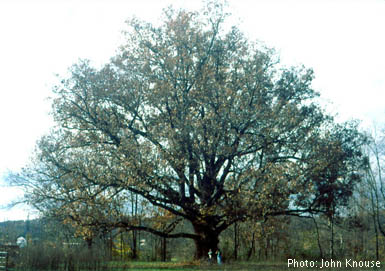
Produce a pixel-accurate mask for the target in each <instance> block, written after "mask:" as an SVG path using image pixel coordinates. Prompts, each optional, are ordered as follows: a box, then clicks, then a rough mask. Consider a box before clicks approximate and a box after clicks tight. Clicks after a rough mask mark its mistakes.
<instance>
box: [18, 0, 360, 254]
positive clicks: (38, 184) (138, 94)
mask: <svg viewBox="0 0 385 271" xmlns="http://www.w3.org/2000/svg"><path fill="white" fill-rule="evenodd" d="M164 16H165V19H164V22H163V23H162V24H161V25H160V26H154V25H152V24H150V23H147V22H142V21H140V20H138V19H132V20H130V21H128V25H129V27H130V29H129V30H128V31H127V32H125V38H126V42H125V43H124V44H123V45H122V46H121V47H120V49H119V52H118V53H117V55H116V56H115V57H113V58H112V59H111V61H110V62H109V63H107V64H106V65H104V66H103V67H102V68H99V69H97V68H94V67H92V66H91V65H90V63H89V62H88V61H80V62H79V63H78V64H75V65H74V66H73V67H72V68H71V75H70V76H69V77H68V78H64V79H63V80H62V82H61V84H59V85H58V86H56V87H55V89H54V93H55V99H54V100H53V110H52V113H53V116H54V118H55V121H56V124H57V126H56V127H55V129H54V130H53V131H52V133H51V134H50V135H47V136H45V137H43V138H42V139H41V140H40V142H39V144H38V148H37V151H36V161H35V163H34V164H33V165H32V167H30V168H27V169H26V170H25V171H24V173H23V174H22V175H23V177H22V175H20V176H19V177H20V178H22V179H23V180H24V181H25V182H26V183H28V185H29V188H30V189H29V190H28V194H27V197H28V200H29V201H30V203H32V204H33V205H35V206H37V207H39V208H40V209H41V210H51V211H52V210H54V211H55V212H56V213H60V214H62V215H63V216H65V217H67V218H69V219H73V220H78V221H81V222H82V225H83V226H85V225H88V226H90V227H91V226H92V225H99V226H100V227H101V226H102V225H104V226H105V227H107V226H108V227H126V228H128V229H142V230H147V231H150V232H153V233H155V234H159V235H162V236H166V237H186V238H192V239H193V240H194V241H195V243H196V245H197V253H196V257H198V258H199V257H202V256H204V255H207V251H208V250H209V249H210V248H211V249H217V246H218V240H219V239H218V236H219V234H220V233H221V232H222V231H223V230H225V229H226V228H228V227H229V226H230V225H232V224H233V223H235V222H237V221H245V220H247V219H267V218H268V217H269V216H276V215H301V214H309V213H317V212H326V211H327V210H328V208H330V206H331V205H330V204H331V202H333V203H335V202H337V201H336V199H338V203H339V204H341V203H342V204H343V203H346V198H348V196H349V195H350V194H351V193H352V189H353V187H354V184H355V183H356V182H358V181H359V179H360V175H359V174H358V169H359V166H360V165H361V163H362V161H363V156H362V154H361V152H360V146H361V144H362V142H363V138H362V137H361V136H360V134H359V133H358V132H357V129H356V126H355V125H353V124H351V123H345V124H336V123H335V122H334V121H333V118H332V117H331V116H329V115H327V114H325V113H324V112H323V110H322V108H321V107H320V105H319V104H318V103H317V100H316V98H317V97H318V93H317V92H315V91H314V90H313V89H312V87H311V83H312V80H313V78H314V76H313V71H312V70H311V69H305V68H303V67H290V68H283V67H281V66H280V65H279V61H278V57H277V55H276V54H275V53H274V51H273V50H271V49H269V48H266V47H264V46H262V45H261V44H259V43H258V42H253V41H250V40H249V39H247V38H246V37H245V36H244V35H243V34H242V32H241V31H240V30H239V29H238V28H237V27H232V28H230V29H226V28H225V27H224V26H223V25H224V22H225V20H226V17H227V15H226V14H225V12H223V8H222V6H221V5H220V4H219V3H215V2H214V3H210V4H208V5H207V6H206V8H205V9H204V10H203V11H202V12H188V11H184V10H173V9H168V10H166V11H165V13H164ZM127 193H135V194H138V195H140V197H141V200H142V201H146V202H147V203H149V204H151V205H153V206H156V207H159V208H162V209H164V210H166V211H168V212H169V213H170V214H172V215H173V217H175V218H183V219H185V220H188V221H190V222H191V224H192V227H193V229H194V230H193V231H192V232H173V231H172V229H174V227H170V230H169V231H168V232H160V231H157V230H156V229H151V228H149V227H145V226H143V225H139V224H138V223H137V221H135V220H133V219H130V217H129V216H127V215H124V212H123V210H124V208H125V204H126V202H127ZM331 195H333V196H331ZM79 216H81V217H79ZM175 221H177V220H175ZM175 221H174V222H175ZM79 223H80V222H79ZM173 225H174V224H173Z"/></svg>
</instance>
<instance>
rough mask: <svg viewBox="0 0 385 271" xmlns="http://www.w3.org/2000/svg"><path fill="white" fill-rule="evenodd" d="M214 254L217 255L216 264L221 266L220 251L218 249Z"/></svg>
mask: <svg viewBox="0 0 385 271" xmlns="http://www.w3.org/2000/svg"><path fill="white" fill-rule="evenodd" d="M216 254H217V262H218V264H222V255H221V251H220V250H219V249H218V250H217V253H216Z"/></svg>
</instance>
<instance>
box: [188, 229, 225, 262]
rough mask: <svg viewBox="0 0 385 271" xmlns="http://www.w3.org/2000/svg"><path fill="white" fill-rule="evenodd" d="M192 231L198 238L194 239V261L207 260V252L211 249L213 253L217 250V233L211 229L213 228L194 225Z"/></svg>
mask: <svg viewBox="0 0 385 271" xmlns="http://www.w3.org/2000/svg"><path fill="white" fill-rule="evenodd" d="M193 227H194V231H195V233H196V234H197V235H199V238H197V239H195V240H194V242H195V248H196V250H195V259H205V258H208V252H209V250H210V249H211V251H212V252H213V253H215V252H216V251H217V250H218V243H219V232H218V231H216V230H214V229H212V228H213V227H210V226H207V225H202V224H194V223H193Z"/></svg>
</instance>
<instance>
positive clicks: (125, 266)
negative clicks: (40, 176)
mask: <svg viewBox="0 0 385 271" xmlns="http://www.w3.org/2000/svg"><path fill="white" fill-rule="evenodd" d="M384 268H385V266H384V265H383V264H381V268H380V269H375V268H372V269H360V268H323V269H320V268H288V267H287V263H286V262H279V263H274V262H237V263H227V264H222V265H217V264H208V263H198V262H185V263H183V262H180V263H176V262H166V263H164V262H124V263H122V262H111V263H109V265H108V266H107V267H106V269H105V270H106V271H125V270H133V271H167V270H170V271H182V270H183V271H186V270H189V271H198V270H202V271H205V270H207V271H219V270H229V271H230V270H236V271H252V270H253V271H255V270H258V271H302V270H309V271H310V270H319V271H337V270H338V271H347V270H352V271H360V270H374V269H375V270H385V269H384Z"/></svg>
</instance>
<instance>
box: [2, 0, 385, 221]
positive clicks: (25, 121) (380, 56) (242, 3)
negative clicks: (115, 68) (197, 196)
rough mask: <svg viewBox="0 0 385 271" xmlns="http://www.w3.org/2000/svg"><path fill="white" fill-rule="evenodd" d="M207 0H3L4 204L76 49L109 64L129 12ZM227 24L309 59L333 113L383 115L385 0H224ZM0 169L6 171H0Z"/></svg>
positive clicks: (154, 14) (142, 14)
mask: <svg viewBox="0 0 385 271" xmlns="http://www.w3.org/2000/svg"><path fill="white" fill-rule="evenodd" d="M170 4H173V5H174V6H175V7H185V8H186V9H195V10H196V9H199V8H200V7H201V6H202V2H201V1H197V0H194V1H193V0H191V1H181V0H163V1H162V0H140V1H139V0H126V1H117V0H110V1H107V0H93V1H91V0H90V1H85V0H78V1H75V0H74V1H70V0H66V1H64V0H46V1H38V0H35V1H27V0H25V1H21V0H2V1H1V2H0V125H1V132H0V207H1V206H5V205H7V204H8V203H9V202H11V201H13V200H15V199H17V198H18V197H21V195H22V193H21V192H20V190H19V189H16V188H10V187H7V186H6V184H5V182H4V181H2V180H1V179H3V178H4V176H5V175H6V173H7V172H9V171H14V172H17V171H19V170H20V169H21V167H23V166H24V165H26V164H27V163H28V162H29V159H30V157H31V156H32V153H33V150H34V148H35V143H36V141H37V140H38V139H39V138H40V137H41V136H42V135H44V134H46V133H47V132H48V131H49V129H50V127H52V125H53V122H52V119H51V117H50V116H49V115H48V113H49V111H50V102H49V101H48V100H47V97H49V96H50V95H51V90H52V87H53V86H54V85H55V83H56V82H58V78H57V77H56V76H55V75H56V74H59V78H61V77H63V76H65V74H66V72H67V70H68V68H69V67H70V66H71V65H72V64H75V63H76V62H77V61H78V60H79V59H90V60H91V61H92V63H93V64H94V65H95V66H100V65H103V63H106V62H107V61H108V60H109V58H110V57H112V56H113V55H114V54H115V52H116V49H117V48H118V46H119V45H120V44H122V43H123V41H124V37H123V35H122V34H121V31H122V30H124V29H127V28H126V26H125V23H124V22H125V20H126V19H128V18H130V17H132V16H133V15H135V16H137V17H138V18H140V19H143V20H146V21H152V22H156V21H157V20H159V18H160V17H161V13H162V9H163V8H165V7H167V6H168V5H170ZM228 5H229V7H228V10H229V11H230V12H231V13H232V16H231V17H230V19H229V21H228V22H229V23H230V24H238V25H239V28H240V29H241V30H242V31H243V32H244V33H245V34H246V35H247V37H249V38H250V39H258V40H260V41H262V42H264V43H265V44H266V45H267V46H268V47H274V48H275V49H276V51H277V52H278V54H279V55H280V58H281V62H282V63H283V64H285V65H294V66H298V65H304V66H305V67H307V68H313V69H314V72H315V77H316V78H315V80H314V83H313V87H314V89H315V90H317V91H319V92H320V93H321V102H322V103H323V104H325V108H327V110H328V112H331V113H332V114H338V117H337V120H339V121H345V120H350V119H358V120H361V121H362V124H361V126H362V127H363V128H365V127H369V126H371V125H372V124H373V123H374V122H375V123H377V124H380V125H381V124H383V123H384V120H385V119H384V117H385V99H384V98H385V94H384V93H385V31H384V29H385V0H360V1H358V0H357V1H354V0H349V1H342V0H333V1H331V0H330V1H327V0H320V1H318V0H303V1H300V0H284V1H278V0H270V1H261V0H228ZM1 176H3V177H1ZM28 213H31V216H34V214H33V212H32V211H30V210H29V209H28V208H27V207H21V206H20V207H17V208H14V209H11V210H1V209H0V221H4V220H15V219H26V218H27V215H28Z"/></svg>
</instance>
